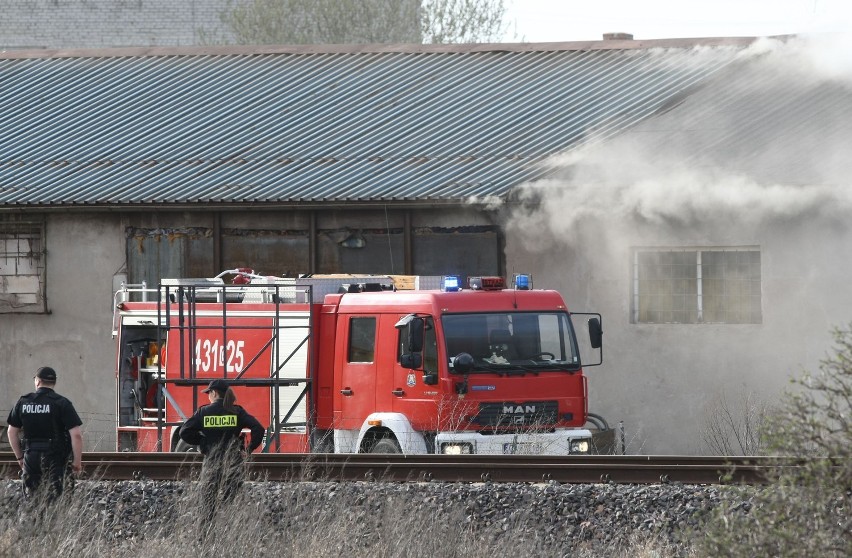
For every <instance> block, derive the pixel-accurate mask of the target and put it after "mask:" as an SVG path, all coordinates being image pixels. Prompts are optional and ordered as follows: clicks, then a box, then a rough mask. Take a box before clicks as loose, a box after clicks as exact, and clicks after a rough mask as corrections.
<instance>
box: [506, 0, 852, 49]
mask: <svg viewBox="0 0 852 558" xmlns="http://www.w3.org/2000/svg"><path fill="white" fill-rule="evenodd" d="M504 2H505V5H506V7H507V14H506V20H507V21H509V22H514V23H515V29H516V30H515V32H514V33H512V32H510V34H509V35H507V37H506V39H505V40H506V41H507V42H516V41H524V42H551V41H556V42H559V41H592V40H601V38H602V36H603V34H604V33H613V32H621V33H630V34H632V35H633V38H634V39H637V40H646V39H666V38H686V37H755V36H771V35H785V34H807V33H825V32H848V31H850V30H852V1H850V0H504Z"/></svg>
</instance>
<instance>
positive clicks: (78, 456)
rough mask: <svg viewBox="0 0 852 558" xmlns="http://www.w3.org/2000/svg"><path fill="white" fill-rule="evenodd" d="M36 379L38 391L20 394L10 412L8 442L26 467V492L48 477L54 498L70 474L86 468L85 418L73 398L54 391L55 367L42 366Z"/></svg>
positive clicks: (28, 492) (24, 472) (30, 492)
mask: <svg viewBox="0 0 852 558" xmlns="http://www.w3.org/2000/svg"><path fill="white" fill-rule="evenodd" d="M33 380H34V382H35V388H36V391H35V392H33V393H28V394H26V395H24V396H23V397H21V398H20V399H19V400H18V402H17V403H16V404H15V406H14V407H13V408H12V411H11V412H10V413H9V418H8V419H7V421H6V422H7V423H8V424H9V429H8V433H9V444H10V445H11V446H12V451H13V452H14V453H15V458H16V459H17V460H18V464H19V465H20V466H21V469H22V470H23V475H22V476H23V480H24V494H25V495H26V496H27V497H30V496H32V495H33V494H34V493H35V491H36V489H37V488H38V487H39V486H40V485H41V482H42V480H43V479H44V478H45V477H46V478H47V480H48V482H49V484H50V491H49V493H48V500H49V501H52V500H55V499H56V498H57V497H59V495H60V494H62V489H63V486H64V484H65V481H66V479H67V478H68V477H69V473H70V472H72V471H73V473H74V474H79V473H80V472H81V471H82V470H83V464H82V458H83V433H82V430H81V428H80V426H82V424H83V421H81V420H80V416H79V415H78V414H77V411H76V410H75V409H74V405H73V404H72V403H71V401H69V400H68V399H66V398H65V397H62V396H61V395H59V394H58V393H56V392H55V391H53V387H54V386H55V385H56V371H55V370H54V369H53V368H50V367H49V366H45V367H43V368H39V369H38V372H36V375H35V377H34V378H33ZM22 433H23V440H21V434H22Z"/></svg>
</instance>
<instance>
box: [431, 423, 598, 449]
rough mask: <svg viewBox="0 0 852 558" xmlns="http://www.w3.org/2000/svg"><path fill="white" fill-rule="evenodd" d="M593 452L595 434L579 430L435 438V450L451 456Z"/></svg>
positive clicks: (444, 434) (447, 434) (442, 434)
mask: <svg viewBox="0 0 852 558" xmlns="http://www.w3.org/2000/svg"><path fill="white" fill-rule="evenodd" d="M591 450H592V432H591V431H590V430H586V429H579V428H577V429H563V430H557V431H555V432H529V433H522V434H480V433H478V432H439V433H438V434H437V436H435V451H436V452H437V453H442V454H452V455H462V454H484V455H512V454H521V455H588V454H589V453H590V452H591Z"/></svg>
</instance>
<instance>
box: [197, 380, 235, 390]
mask: <svg viewBox="0 0 852 558" xmlns="http://www.w3.org/2000/svg"><path fill="white" fill-rule="evenodd" d="M228 387H230V386H228V382H226V381H225V380H213V381H212V382H210V383H209V384H208V385H207V389H203V390H201V392H202V393H210V392H211V391H217V392H219V393H225V392H226V391H228Z"/></svg>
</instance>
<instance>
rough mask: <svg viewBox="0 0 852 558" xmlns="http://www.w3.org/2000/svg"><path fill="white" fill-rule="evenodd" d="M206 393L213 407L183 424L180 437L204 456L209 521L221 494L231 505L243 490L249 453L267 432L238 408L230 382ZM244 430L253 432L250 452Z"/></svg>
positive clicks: (211, 387)
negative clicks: (243, 477)
mask: <svg viewBox="0 0 852 558" xmlns="http://www.w3.org/2000/svg"><path fill="white" fill-rule="evenodd" d="M202 391H203V393H206V394H207V395H208V397H209V399H210V404H209V405H205V406H203V407H201V408H199V409H198V410H197V411H196V412H195V414H193V415H192V416H191V417H190V418H189V419H187V421H186V422H185V423H183V426H181V429H180V437H181V439H182V440H183V441H185V442H186V443H188V444H192V445H194V446H198V447H199V449H200V450H201V453H202V454H203V455H204V463H203V466H202V471H201V477H202V481H203V482H204V484H205V486H204V488H203V490H204V504H205V508H206V510H205V511H206V512H207V519H208V521H209V520H212V519H213V514H214V512H215V508H216V502H217V501H218V499H219V498H220V493H221V499H222V500H223V501H227V500H229V499H230V498H232V497H233V495H234V494H235V493H236V491H237V489H238V488H239V487H240V485H241V483H242V476H243V461H244V460H245V457H246V452H248V453H251V452H253V451H254V450H255V449H257V448H258V447H259V446H260V444H261V442H262V440H263V434H264V430H265V429H264V427H263V426H262V425H261V424H260V422H258V420H257V419H256V418H254V417H253V416H251V415H250V414H249V413H248V412H247V411H246V410H245V409H243V408H242V407H240V406H239V405H236V404H235V402H236V400H237V397H236V395H235V394H234V390H233V389H232V388H231V387H230V386H229V385H228V382H227V381H225V380H213V381H212V382H210V384H209V385H208V386H207V389H204V390H202ZM244 428H248V429H249V430H250V431H251V440H250V442H249V445H248V448H246V446H245V442H244V440H243V437H242V435H241V433H242V430H243V429H244Z"/></svg>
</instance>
